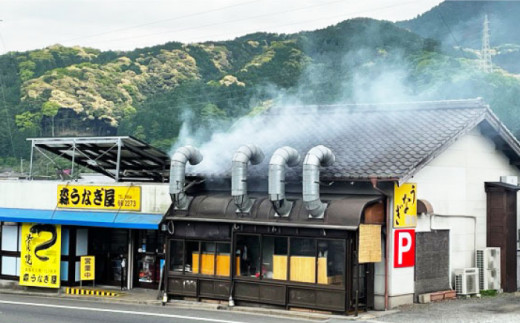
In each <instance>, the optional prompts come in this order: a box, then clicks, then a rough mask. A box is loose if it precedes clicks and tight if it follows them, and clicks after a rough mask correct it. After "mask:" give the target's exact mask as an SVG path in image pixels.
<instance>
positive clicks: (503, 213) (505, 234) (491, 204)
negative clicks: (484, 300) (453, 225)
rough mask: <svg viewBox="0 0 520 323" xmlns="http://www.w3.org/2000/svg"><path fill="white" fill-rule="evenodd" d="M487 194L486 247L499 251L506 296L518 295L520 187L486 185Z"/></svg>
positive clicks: (501, 184)
mask: <svg viewBox="0 0 520 323" xmlns="http://www.w3.org/2000/svg"><path fill="white" fill-rule="evenodd" d="M485 188H486V193H487V246H488V247H500V272H501V277H500V279H501V285H502V289H503V290H504V292H516V291H517V284H516V276H517V274H516V271H517V255H516V253H517V251H516V249H517V248H516V246H517V219H516V218H517V214H516V213H517V211H516V205H517V204H516V203H517V201H516V194H517V191H518V190H519V188H518V186H513V185H509V184H504V183H489V182H488V183H485Z"/></svg>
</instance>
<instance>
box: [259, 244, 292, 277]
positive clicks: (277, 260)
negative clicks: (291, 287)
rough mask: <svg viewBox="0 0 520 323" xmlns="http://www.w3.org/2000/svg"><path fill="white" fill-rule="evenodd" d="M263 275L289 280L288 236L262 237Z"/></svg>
mask: <svg viewBox="0 0 520 323" xmlns="http://www.w3.org/2000/svg"><path fill="white" fill-rule="evenodd" d="M262 244H263V246H262V262H263V264H262V277H263V278H268V279H280V280H287V246H288V245H287V238H281V237H270V236H266V237H263V239H262Z"/></svg>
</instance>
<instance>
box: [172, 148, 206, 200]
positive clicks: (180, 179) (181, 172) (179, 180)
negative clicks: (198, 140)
mask: <svg viewBox="0 0 520 323" xmlns="http://www.w3.org/2000/svg"><path fill="white" fill-rule="evenodd" d="M201 161H202V154H201V153H200V151H199V150H198V149H197V148H195V147H192V146H184V147H181V148H179V149H177V150H176V151H175V153H174V154H173V156H172V161H171V164H170V196H171V198H172V202H173V206H174V207H175V209H178V210H187V209H188V206H189V205H190V202H191V200H192V199H193V197H189V196H187V195H186V193H185V192H184V190H185V189H184V183H185V174H186V163H187V162H190V164H191V165H197V164H198V163H200V162H201Z"/></svg>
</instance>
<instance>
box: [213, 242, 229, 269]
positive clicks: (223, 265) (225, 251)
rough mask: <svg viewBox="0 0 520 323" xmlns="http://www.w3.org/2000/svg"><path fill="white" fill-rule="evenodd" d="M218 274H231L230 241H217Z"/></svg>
mask: <svg viewBox="0 0 520 323" xmlns="http://www.w3.org/2000/svg"><path fill="white" fill-rule="evenodd" d="M216 261H217V266H216V268H217V269H216V270H217V271H216V273H215V274H216V275H217V276H230V275H231V246H230V244H229V243H217V259H216Z"/></svg>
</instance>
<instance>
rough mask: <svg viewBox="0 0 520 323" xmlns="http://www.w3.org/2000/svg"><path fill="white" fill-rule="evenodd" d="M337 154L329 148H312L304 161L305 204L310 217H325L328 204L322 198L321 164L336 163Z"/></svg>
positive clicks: (325, 165) (324, 165)
mask: <svg viewBox="0 0 520 323" xmlns="http://www.w3.org/2000/svg"><path fill="white" fill-rule="evenodd" d="M335 160H336V156H335V155H334V153H333V152H332V150H330V149H329V148H327V147H325V146H322V145H319V146H315V147H313V148H311V150H309V152H308V153H307V155H306V156H305V160H304V161H303V204H304V205H305V208H306V209H307V211H309V217H310V218H323V216H324V215H325V209H327V204H326V203H323V202H322V201H321V200H320V166H322V167H327V166H331V165H332V164H334V161H335Z"/></svg>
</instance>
